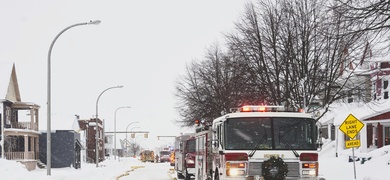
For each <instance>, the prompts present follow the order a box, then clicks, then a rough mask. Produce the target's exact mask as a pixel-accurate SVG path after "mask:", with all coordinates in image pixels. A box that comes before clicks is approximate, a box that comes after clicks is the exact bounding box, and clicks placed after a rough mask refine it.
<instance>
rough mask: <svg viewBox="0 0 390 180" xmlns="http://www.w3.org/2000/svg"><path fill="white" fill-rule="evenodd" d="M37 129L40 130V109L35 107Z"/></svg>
mask: <svg viewBox="0 0 390 180" xmlns="http://www.w3.org/2000/svg"><path fill="white" fill-rule="evenodd" d="M35 125H36V127H35V130H36V131H38V130H39V111H38V109H35Z"/></svg>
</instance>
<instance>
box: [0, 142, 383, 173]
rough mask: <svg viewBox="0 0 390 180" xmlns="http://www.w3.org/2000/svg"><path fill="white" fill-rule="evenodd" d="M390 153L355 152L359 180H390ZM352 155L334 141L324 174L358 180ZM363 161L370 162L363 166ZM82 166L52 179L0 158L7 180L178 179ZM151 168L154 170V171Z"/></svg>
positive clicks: (125, 161) (129, 164) (122, 165)
mask: <svg viewBox="0 0 390 180" xmlns="http://www.w3.org/2000/svg"><path fill="white" fill-rule="evenodd" d="M389 151H390V146H386V147H383V148H380V149H376V150H372V151H370V152H369V153H360V152H359V150H356V149H355V156H356V157H358V158H359V161H356V163H355V165H356V179H357V180H386V179H389V177H388V173H389V172H388V171H389V170H390V165H389V163H390V154H389V153H388V152H389ZM349 156H352V149H348V150H343V151H339V153H338V157H336V151H335V144H334V142H329V143H327V144H325V145H324V147H323V149H322V151H321V152H320V157H319V162H320V171H319V173H320V175H321V176H322V177H324V178H325V179H327V180H354V168H353V163H352V162H349ZM363 158H366V159H370V160H367V161H365V162H364V163H361V162H362V159H363ZM81 166H82V167H81V169H74V168H52V169H51V176H47V171H46V169H39V168H37V169H36V170H33V171H27V170H26V168H25V167H24V166H23V165H22V164H20V163H16V162H14V161H7V160H4V159H0V167H1V168H0V177H1V179H3V178H4V179H6V180H24V179H29V180H38V179H39V180H45V179H50V180H68V179H70V180H76V179H83V180H110V179H112V180H114V179H117V178H118V177H120V179H121V180H126V179H145V178H146V179H160V180H168V179H173V178H174V177H175V175H174V173H172V174H170V173H169V169H171V166H169V164H168V163H158V164H155V163H142V162H140V161H139V160H138V159H135V158H122V159H121V161H120V162H118V161H117V160H113V159H111V160H106V161H104V162H102V163H100V164H99V166H100V167H99V168H96V165H95V164H87V163H82V165H81ZM151 166H154V167H153V168H151ZM137 167H140V168H137ZM148 167H149V168H148ZM151 169H152V170H153V169H154V171H151ZM156 169H157V170H158V171H156ZM126 173H128V175H126ZM121 175H122V176H121Z"/></svg>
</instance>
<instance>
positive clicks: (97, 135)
mask: <svg viewBox="0 0 390 180" xmlns="http://www.w3.org/2000/svg"><path fill="white" fill-rule="evenodd" d="M114 88H123V86H113V87H109V88H107V89H105V90H104V91H103V92H101V93H100V95H99V97H98V98H97V100H96V116H95V118H96V119H95V121H96V130H95V132H96V133H95V139H96V148H95V151H96V167H99V133H98V130H99V127H98V119H99V118H98V117H99V116H98V105H99V99H100V96H102V94H103V93H104V92H106V91H108V90H110V89H114ZM102 136H103V138H104V119H103V135H102ZM103 143H104V141H103Z"/></svg>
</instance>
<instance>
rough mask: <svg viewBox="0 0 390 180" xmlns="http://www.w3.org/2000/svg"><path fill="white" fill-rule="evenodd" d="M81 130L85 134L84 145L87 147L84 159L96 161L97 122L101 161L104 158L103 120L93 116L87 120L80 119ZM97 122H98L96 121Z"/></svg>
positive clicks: (91, 161) (89, 161) (90, 161)
mask: <svg viewBox="0 0 390 180" xmlns="http://www.w3.org/2000/svg"><path fill="white" fill-rule="evenodd" d="M78 122H79V127H80V130H81V131H83V134H84V135H85V136H84V137H82V140H81V141H82V145H83V146H84V147H85V153H84V156H83V158H84V160H85V162H88V163H96V153H95V152H96V124H97V127H98V128H97V132H98V135H99V136H98V137H99V138H98V151H99V154H98V155H99V158H98V159H99V162H101V161H103V160H104V156H105V153H104V142H103V139H102V137H103V124H102V120H100V119H96V118H91V119H87V120H78ZM96 122H97V123H96Z"/></svg>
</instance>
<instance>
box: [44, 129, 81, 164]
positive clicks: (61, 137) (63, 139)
mask: <svg viewBox="0 0 390 180" xmlns="http://www.w3.org/2000/svg"><path fill="white" fill-rule="evenodd" d="M46 139H47V132H42V134H41V135H40V136H39V142H40V143H39V148H40V149H46V148H47V143H46ZM51 142H52V148H51V157H52V162H51V167H53V168H63V167H74V168H75V169H78V168H80V167H81V150H82V149H83V146H82V145H81V142H80V134H79V133H78V132H75V131H73V130H56V131H53V132H52V133H51ZM39 159H40V160H41V161H42V162H43V163H46V162H47V156H46V151H40V152H39Z"/></svg>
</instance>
